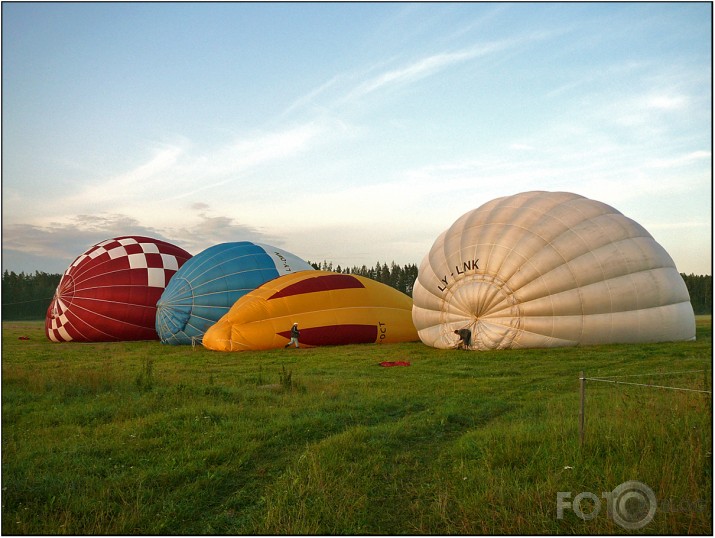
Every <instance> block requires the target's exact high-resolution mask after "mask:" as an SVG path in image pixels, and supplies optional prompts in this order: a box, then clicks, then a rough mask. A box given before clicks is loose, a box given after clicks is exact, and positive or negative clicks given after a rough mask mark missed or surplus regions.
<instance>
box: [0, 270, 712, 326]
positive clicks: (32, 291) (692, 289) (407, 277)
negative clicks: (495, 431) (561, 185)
mask: <svg viewBox="0 0 715 538" xmlns="http://www.w3.org/2000/svg"><path fill="white" fill-rule="evenodd" d="M308 263H310V264H311V265H312V266H313V267H315V268H316V269H319V270H323V271H334V272H336V273H346V274H354V275H360V276H365V277H368V278H372V279H373V280H377V281H378V282H382V283H383V284H387V285H388V286H392V287H393V288H395V289H398V290H400V291H401V292H403V293H406V294H407V295H409V296H412V286H413V285H414V283H415V280H416V279H417V269H418V268H417V265H415V264H408V265H402V266H400V265H397V264H396V263H395V262H392V263H391V264H390V265H387V263H381V262H379V261H378V262H377V263H376V264H375V265H374V266H373V267H369V268H368V267H367V266H365V265H363V266H362V267H357V266H354V267H341V266H340V265H337V266H333V263H332V262H327V261H323V262H322V263H316V262H312V263H311V262H308ZM681 276H682V277H683V280H684V281H685V285H686V286H687V287H688V292H689V293H690V302H691V303H692V305H693V310H694V311H695V313H696V314H712V309H713V279H712V276H711V275H694V274H690V275H686V274H684V273H681ZM61 277H62V275H59V274H48V273H43V272H40V271H35V274H25V273H20V274H17V273H15V272H13V271H10V272H8V271H5V272H4V273H3V275H2V319H3V321H12V320H39V319H44V317H45V313H46V311H47V307H48V306H49V304H50V301H51V300H52V296H53V295H54V293H55V289H56V288H57V285H58V284H59V282H60V278H61Z"/></svg>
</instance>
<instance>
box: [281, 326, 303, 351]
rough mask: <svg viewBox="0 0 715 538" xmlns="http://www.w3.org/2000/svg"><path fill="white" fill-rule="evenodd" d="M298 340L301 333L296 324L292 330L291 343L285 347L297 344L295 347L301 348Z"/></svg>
mask: <svg viewBox="0 0 715 538" xmlns="http://www.w3.org/2000/svg"><path fill="white" fill-rule="evenodd" d="M298 338H300V331H299V330H298V324H297V323H294V324H293V327H291V330H290V342H288V343H287V344H286V345H285V347H290V345H291V344H295V347H300V346H299V345H298Z"/></svg>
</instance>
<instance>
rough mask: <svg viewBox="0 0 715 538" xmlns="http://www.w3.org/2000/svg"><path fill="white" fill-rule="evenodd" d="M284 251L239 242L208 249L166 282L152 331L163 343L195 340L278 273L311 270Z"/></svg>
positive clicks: (200, 337) (199, 338) (294, 256)
mask: <svg viewBox="0 0 715 538" xmlns="http://www.w3.org/2000/svg"><path fill="white" fill-rule="evenodd" d="M313 270H314V269H313V267H312V266H311V265H310V264H308V262H306V261H303V260H301V259H300V258H298V257H297V256H296V255H294V254H291V253H290V252H286V251H285V250H283V249H279V248H276V247H272V246H270V245H263V244H260V243H251V242H249V241H239V242H235V243H222V244H219V245H214V246H212V247H209V248H207V249H206V250H204V251H203V252H201V253H199V254H197V255H196V256H194V257H193V258H191V260H189V262H187V263H186V264H185V265H184V266H183V267H182V268H181V269H180V270H179V271H178V272H177V273H176V275H174V277H173V278H172V279H171V282H170V283H169V285H168V286H167V288H166V290H165V291H164V293H163V294H162V295H161V298H160V299H159V302H158V303H157V314H156V330H157V332H158V333H159V337H160V338H161V341H162V342H163V343H165V344H191V343H194V342H200V341H201V339H202V338H203V336H204V333H205V332H206V331H207V330H208V328H209V327H211V325H213V324H214V323H216V321H218V320H219V319H220V318H221V316H223V315H224V314H225V313H226V312H228V310H229V308H231V306H233V304H234V303H235V302H236V301H237V300H238V299H239V298H240V297H242V296H243V295H245V294H246V293H248V292H249V291H252V290H254V289H256V288H257V287H258V286H260V285H261V284H263V283H265V282H267V281H269V280H273V279H274V278H277V277H278V276H280V275H285V274H290V273H294V272H298V271H313Z"/></svg>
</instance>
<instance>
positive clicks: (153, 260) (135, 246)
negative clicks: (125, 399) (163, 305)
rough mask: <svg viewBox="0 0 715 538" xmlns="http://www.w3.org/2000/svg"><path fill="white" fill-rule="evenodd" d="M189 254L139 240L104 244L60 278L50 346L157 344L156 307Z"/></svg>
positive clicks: (51, 311)
mask: <svg viewBox="0 0 715 538" xmlns="http://www.w3.org/2000/svg"><path fill="white" fill-rule="evenodd" d="M190 257H191V254H189V253H188V252H186V251H185V250H184V249H182V248H179V247H177V246H175V245H172V244H170V243H167V242H165V241H160V240H158V239H151V238H148V237H142V236H123V237H117V238H114V239H108V240H106V241H102V242H101V243H98V244H96V245H94V246H93V247H91V248H90V249H89V250H87V251H86V252H85V253H84V254H82V255H80V256H79V257H78V258H77V259H76V260H75V261H74V262H72V264H71V265H70V266H69V268H68V269H67V270H66V271H65V273H64V274H63V275H62V279H61V280H60V283H59V285H58V286H57V291H55V296H54V298H53V299H52V303H50V306H49V308H48V309H47V316H46V318H45V332H46V334H47V337H48V338H49V339H50V340H52V341H53V342H68V341H71V340H74V341H80V342H102V341H112V340H156V339H158V336H157V334H156V329H155V319H156V303H157V301H158V300H159V297H161V294H162V293H163V291H164V288H165V287H166V285H167V284H168V283H169V280H170V279H171V277H172V276H173V275H174V273H176V271H178V270H179V268H180V267H181V266H182V265H183V264H184V262H185V261H186V260H188V259H189V258H190Z"/></svg>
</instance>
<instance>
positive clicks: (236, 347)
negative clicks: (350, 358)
mask: <svg viewBox="0 0 715 538" xmlns="http://www.w3.org/2000/svg"><path fill="white" fill-rule="evenodd" d="M294 323H297V324H298V328H299V330H300V345H301V346H305V347H313V346H330V345H342V344H367V343H377V344H382V343H385V344H387V343H394V342H413V341H418V340H419V338H418V336H417V331H416V330H415V327H414V325H413V324H412V299H411V298H410V297H409V296H408V295H405V294H404V293H402V292H400V291H398V290H396V289H394V288H391V287H390V286H387V285H385V284H382V283H380V282H376V281H374V280H371V279H369V278H365V277H361V276H356V275H344V274H340V273H332V272H329V271H314V272H305V273H297V274H293V275H286V276H282V277H280V278H277V279H275V280H272V281H270V282H267V283H266V284H263V285H262V286H261V287H260V288H258V289H256V290H254V291H252V292H250V293H247V294H246V295H244V296H243V297H241V298H240V299H239V300H238V301H236V304H234V305H233V306H232V307H231V310H230V311H229V312H228V313H227V314H226V315H225V316H223V318H221V319H220V320H219V321H218V322H217V323H216V324H215V325H214V326H213V327H211V328H210V329H209V330H208V331H207V332H206V335H205V336H204V340H203V344H204V346H205V347H207V348H209V349H213V350H218V351H246V350H261V349H273V348H279V347H283V346H285V345H286V343H288V342H289V341H290V337H291V334H290V333H291V327H292V326H293V324H294Z"/></svg>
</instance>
